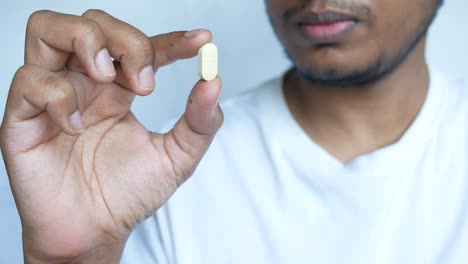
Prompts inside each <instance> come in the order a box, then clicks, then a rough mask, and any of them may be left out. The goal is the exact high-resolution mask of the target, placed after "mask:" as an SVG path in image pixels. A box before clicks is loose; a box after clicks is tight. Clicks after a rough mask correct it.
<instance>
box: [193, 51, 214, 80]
mask: <svg viewBox="0 0 468 264" xmlns="http://www.w3.org/2000/svg"><path fill="white" fill-rule="evenodd" d="M198 74H199V75H200V78H202V79H203V80H205V81H211V80H213V79H214V78H216V76H217V75H218V48H216V46H215V45H214V44H212V43H208V44H205V45H203V46H202V47H201V48H200V49H199V50H198Z"/></svg>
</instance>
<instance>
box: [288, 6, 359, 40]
mask: <svg viewBox="0 0 468 264" xmlns="http://www.w3.org/2000/svg"><path fill="white" fill-rule="evenodd" d="M294 22H295V24H296V25H297V26H298V27H299V30H300V32H301V33H302V35H303V37H305V38H307V39H308V40H309V41H310V42H311V43H312V44H313V45H330V44H338V43H340V42H342V41H344V40H345V39H346V37H347V36H348V35H349V34H350V33H351V32H352V31H353V30H354V29H355V27H356V26H357V25H358V23H359V21H358V20H357V19H356V18H355V17H352V16H349V15H346V14H341V13H337V12H333V11H325V12H321V13H307V14H304V15H302V16H300V17H298V18H297V19H296V20H294Z"/></svg>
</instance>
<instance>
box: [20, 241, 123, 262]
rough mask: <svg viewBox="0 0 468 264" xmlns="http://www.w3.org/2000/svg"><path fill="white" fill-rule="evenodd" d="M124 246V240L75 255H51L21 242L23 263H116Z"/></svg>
mask: <svg viewBox="0 0 468 264" xmlns="http://www.w3.org/2000/svg"><path fill="white" fill-rule="evenodd" d="M124 248H125V242H123V243H116V244H110V245H104V246H99V247H96V248H94V249H92V250H90V251H88V252H85V253H82V254H79V255H76V256H52V255H50V254H43V253H40V252H37V251H34V250H33V249H32V248H31V247H28V245H27V242H23V252H24V263H25V264H66V263H73V264H101V263H102V264H114V263H115V264H118V263H120V259H121V257H122V253H123V250H124Z"/></svg>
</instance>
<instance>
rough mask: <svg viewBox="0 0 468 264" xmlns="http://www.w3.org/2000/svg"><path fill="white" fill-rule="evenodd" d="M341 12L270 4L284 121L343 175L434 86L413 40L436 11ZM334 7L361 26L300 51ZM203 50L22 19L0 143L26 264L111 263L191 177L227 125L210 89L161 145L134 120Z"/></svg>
mask: <svg viewBox="0 0 468 264" xmlns="http://www.w3.org/2000/svg"><path fill="white" fill-rule="evenodd" d="M350 3H351V2H349V1H344V0H343V1H301V0H269V1H267V6H268V10H269V13H270V15H271V19H272V22H273V25H274V28H275V31H276V33H277V35H278V36H279V38H280V40H281V41H282V42H283V44H284V47H285V49H286V50H287V53H288V54H289V55H290V57H291V59H292V61H293V62H294V64H295V65H296V67H295V68H294V69H293V70H291V71H290V72H289V73H288V75H287V76H286V78H285V85H284V91H285V95H286V99H287V102H288V104H289V106H290V108H291V111H292V112H293V114H294V116H295V117H296V119H297V121H298V122H299V123H300V124H301V125H302V127H304V129H305V131H306V132H307V133H308V134H309V135H310V136H311V137H312V138H313V139H314V140H316V141H317V142H318V143H319V144H321V145H322V146H323V147H324V148H325V149H327V150H328V151H329V152H330V153H332V154H333V155H334V156H335V157H337V158H338V159H339V160H341V161H342V162H344V163H346V162H348V161H350V160H352V159H353V158H354V157H356V156H358V155H361V154H364V153H367V152H369V151H372V150H375V149H376V148H379V147H381V146H385V145H388V144H390V143H392V142H395V141H396V140H397V139H398V138H399V137H400V136H401V135H402V133H403V132H404V131H405V130H406V128H407V127H408V126H409V124H410V123H411V122H412V120H413V119H414V118H415V116H416V115H417V113H418V111H419V109H420V108H421V106H422V104H423V102H424V98H425V96H426V94H427V89H428V82H429V76H428V70H427V66H426V64H425V60H424V48H425V38H424V34H422V33H424V30H423V29H424V27H425V26H427V25H428V24H429V22H430V20H431V19H430V18H432V16H433V14H434V13H435V10H436V8H437V6H438V1H436V0H431V1H429V0H416V1H406V0H397V1H394V0H375V1H370V0H369V1H366V2H359V3H358V2H354V3H357V4H358V5H350ZM332 6H333V8H335V9H337V7H339V8H343V7H345V9H347V10H348V11H350V10H351V11H352V12H355V13H354V14H352V15H355V16H356V19H357V21H359V23H357V24H356V26H355V27H354V28H353V30H352V31H350V32H348V33H349V34H348V35H347V36H346V38H343V39H342V40H340V43H338V44H337V43H334V44H333V45H330V44H328V45H316V43H309V42H308V41H306V40H305V39H301V38H300V36H299V35H298V34H297V32H295V31H294V28H291V27H290V24H288V22H290V21H292V20H288V19H286V18H292V19H294V17H295V16H294V15H295V14H296V13H297V11H301V10H304V7H308V8H310V10H312V11H316V12H320V11H322V10H324V9H325V8H331V7H332ZM351 6H353V7H351ZM421 7H424V8H423V9H422V10H421ZM339 8H338V9H339ZM335 11H343V10H335ZM286 13H288V15H285V14H286ZM284 19H286V20H284ZM397 21H399V22H397ZM401 25H405V26H404V27H402V26H401ZM418 33H421V34H420V36H421V38H420V39H419V41H413V40H414V36H415V35H418ZM211 37H212V36H211V34H210V32H208V31H206V30H204V31H195V32H191V33H186V32H173V33H169V34H163V35H159V36H155V37H147V36H146V35H144V34H143V33H142V32H140V31H139V30H138V29H136V28H134V27H132V26H130V25H128V24H126V23H124V22H122V21H119V20H117V19H115V18H113V17H112V16H110V15H109V14H106V13H104V12H103V11H99V10H90V11H88V12H86V13H84V14H83V15H82V16H72V15H65V14H58V13H55V12H50V11H45V12H44V11H43V12H37V13H35V14H33V15H32V16H31V19H30V21H29V23H28V29H27V37H26V50H25V54H26V56H25V65H24V66H23V67H21V68H20V69H19V70H18V72H17V74H16V75H15V77H14V80H13V82H12V85H11V89H10V94H9V96H8V102H7V107H6V110H5V116H4V120H3V123H2V127H1V135H0V143H1V149H2V154H3V157H4V160H5V164H6V168H7V171H8V176H9V180H10V184H11V187H12V191H13V194H14V196H15V201H16V204H17V207H18V211H19V214H20V217H21V223H22V228H23V248H24V256H25V263H93V264H94V263H118V262H119V259H120V256H121V254H122V252H123V248H124V245H125V242H126V240H127V238H128V236H129V235H130V233H131V231H132V229H133V228H134V227H135V226H136V225H137V223H139V222H141V221H143V220H144V219H145V218H147V217H148V216H150V215H152V214H153V213H154V212H156V211H157V210H158V209H159V208H160V207H161V206H162V205H163V204H164V203H165V202H166V201H167V200H168V199H169V197H170V196H171V195H172V194H173V193H174V192H175V191H176V190H177V188H178V186H179V185H180V184H182V183H183V182H184V181H185V180H186V179H187V178H188V177H189V176H190V175H191V174H192V172H193V171H194V170H195V168H196V166H197V164H198V162H199V161H200V159H201V158H202V157H203V155H204V153H205V151H206V149H207V148H208V147H209V145H210V142H211V141H212V139H213V137H214V135H215V133H216V131H217V130H218V128H219V127H220V126H221V124H222V120H223V115H222V112H221V109H220V108H219V106H218V104H217V100H218V98H219V94H220V89H221V83H220V81H219V79H215V80H214V81H212V82H203V81H200V82H198V83H197V84H195V86H194V88H193V90H192V92H191V94H190V97H189V98H188V100H187V102H188V103H187V108H186V112H185V113H184V115H183V116H182V117H181V119H180V120H179V122H178V123H177V124H176V125H175V127H174V128H173V129H172V130H171V131H170V132H168V133H167V134H154V133H151V132H149V131H147V130H146V129H145V128H144V127H143V125H142V124H141V123H140V122H138V120H137V119H136V118H135V117H134V116H133V114H132V113H131V111H130V109H131V108H130V107H131V104H132V102H133V99H134V98H135V96H137V95H140V96H145V95H148V94H150V93H151V92H152V90H153V89H154V79H153V77H152V76H153V74H154V72H155V71H156V69H157V68H159V67H162V66H164V65H167V64H169V63H172V62H173V61H175V60H177V59H183V58H189V57H192V56H195V55H196V53H197V50H198V48H199V47H201V46H202V45H203V44H205V43H207V42H209V41H210V40H211ZM412 44H414V45H412ZM411 46H413V47H411ZM410 47H411V48H410ZM104 50H108V53H110V55H111V56H112V57H114V58H116V59H117V61H116V62H115V63H114V65H113V66H112V64H110V57H109V55H106V53H107V52H103V51H104ZM405 50H406V51H407V54H405V52H404V51H405ZM399 55H401V56H399ZM403 55H408V56H403ZM398 57H401V58H402V59H401V60H400V62H401V63H396V64H395V63H393V62H398ZM395 58H397V59H395ZM379 59H380V61H379ZM376 65H377V66H378V67H376V68H372V67H371V66H376ZM388 65H390V66H391V65H396V66H395V67H394V70H393V71H385V69H387V68H388V67H384V66H388ZM390 68H391V67H390ZM369 69H370V70H369ZM367 70H369V71H367ZM371 73H374V74H371ZM384 73H385V74H384ZM78 113H80V114H78Z"/></svg>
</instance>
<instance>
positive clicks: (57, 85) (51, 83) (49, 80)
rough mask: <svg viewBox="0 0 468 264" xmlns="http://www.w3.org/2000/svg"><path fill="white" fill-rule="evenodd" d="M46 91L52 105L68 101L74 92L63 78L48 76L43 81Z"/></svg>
mask: <svg viewBox="0 0 468 264" xmlns="http://www.w3.org/2000/svg"><path fill="white" fill-rule="evenodd" d="M42 85H44V87H45V89H44V91H46V93H47V94H46V97H48V98H49V101H50V102H51V103H59V102H62V101H66V100H68V98H70V97H71V96H73V93H74V91H73V90H72V88H71V86H70V84H69V83H68V82H67V81H66V80H65V79H62V78H58V77H56V76H47V77H45V78H44V79H43V80H42Z"/></svg>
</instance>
